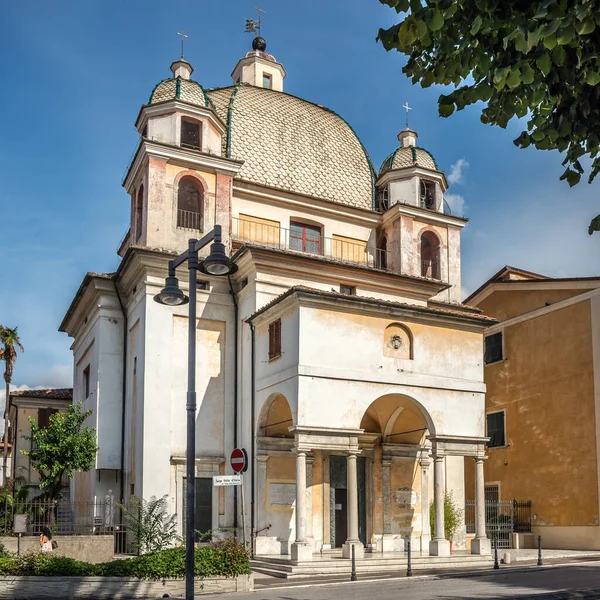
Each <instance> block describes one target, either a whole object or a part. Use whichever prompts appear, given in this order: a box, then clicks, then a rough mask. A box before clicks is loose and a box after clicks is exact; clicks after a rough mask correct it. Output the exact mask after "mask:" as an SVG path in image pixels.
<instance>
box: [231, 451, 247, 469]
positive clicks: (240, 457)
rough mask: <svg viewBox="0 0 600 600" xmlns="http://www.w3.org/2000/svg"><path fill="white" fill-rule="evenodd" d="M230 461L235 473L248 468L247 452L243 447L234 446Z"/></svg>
mask: <svg viewBox="0 0 600 600" xmlns="http://www.w3.org/2000/svg"><path fill="white" fill-rule="evenodd" d="M230 462H231V468H232V469H233V470H234V471H235V472H236V473H245V472H246V471H247V470H248V453H247V452H246V450H244V448H236V449H235V450H234V451H233V452H232V453H231V458H230Z"/></svg>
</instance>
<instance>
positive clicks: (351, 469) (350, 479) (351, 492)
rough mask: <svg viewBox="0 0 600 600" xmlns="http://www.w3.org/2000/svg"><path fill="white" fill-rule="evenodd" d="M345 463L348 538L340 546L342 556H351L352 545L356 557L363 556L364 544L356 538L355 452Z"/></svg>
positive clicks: (356, 478)
mask: <svg viewBox="0 0 600 600" xmlns="http://www.w3.org/2000/svg"><path fill="white" fill-rule="evenodd" d="M346 465H347V482H346V487H347V493H348V497H347V502H348V539H347V540H346V543H345V544H344V545H343V546H342V556H343V557H344V558H351V556H352V546H354V553H355V554H354V555H355V557H356V558H363V557H364V551H365V549H364V546H363V545H362V542H361V541H360V539H359V538H358V476H357V469H356V454H355V453H353V452H351V453H350V454H348V456H347V459H346Z"/></svg>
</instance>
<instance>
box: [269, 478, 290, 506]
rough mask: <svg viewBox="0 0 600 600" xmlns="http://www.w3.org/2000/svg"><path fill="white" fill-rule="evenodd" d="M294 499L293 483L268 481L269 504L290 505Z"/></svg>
mask: <svg viewBox="0 0 600 600" xmlns="http://www.w3.org/2000/svg"><path fill="white" fill-rule="evenodd" d="M295 501H296V484H295V483H269V506H292V505H293V504H294V502H295Z"/></svg>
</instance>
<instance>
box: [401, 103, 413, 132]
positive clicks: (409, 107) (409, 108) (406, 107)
mask: <svg viewBox="0 0 600 600" xmlns="http://www.w3.org/2000/svg"><path fill="white" fill-rule="evenodd" d="M402 108H403V109H404V110H405V111H406V129H408V111H409V110H412V107H411V106H408V102H405V103H404V104H403V105H402Z"/></svg>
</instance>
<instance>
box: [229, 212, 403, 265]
mask: <svg viewBox="0 0 600 600" xmlns="http://www.w3.org/2000/svg"><path fill="white" fill-rule="evenodd" d="M232 239H233V241H234V242H237V243H238V244H244V243H252V244H257V245H259V246H266V247H268V248H276V249H278V250H287V251H292V252H298V253H300V254H310V255H314V256H321V257H323V258H327V259H329V260H333V261H336V262H340V263H345V264H352V265H357V266H361V267H370V268H374V269H381V270H383V271H392V269H391V264H392V263H391V260H390V251H389V250H387V249H385V250H384V249H382V248H376V247H372V246H370V245H368V243H367V242H363V243H354V242H349V241H346V240H344V239H339V238H336V237H333V238H328V237H324V236H322V235H320V234H319V233H316V232H314V231H310V232H307V231H304V232H298V231H297V230H291V229H285V228H284V227H279V226H277V225H269V224H266V223H260V222H256V221H249V220H244V219H239V218H236V217H234V218H233V219H232Z"/></svg>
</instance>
